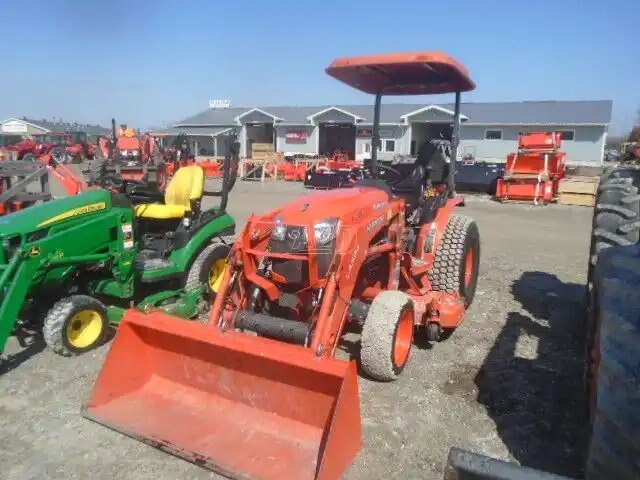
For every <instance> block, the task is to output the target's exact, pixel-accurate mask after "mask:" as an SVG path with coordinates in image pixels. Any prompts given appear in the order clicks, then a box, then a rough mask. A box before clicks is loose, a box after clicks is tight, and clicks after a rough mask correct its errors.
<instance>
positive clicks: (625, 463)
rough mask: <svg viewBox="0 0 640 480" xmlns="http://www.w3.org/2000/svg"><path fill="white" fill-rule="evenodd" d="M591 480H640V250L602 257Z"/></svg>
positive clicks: (598, 282) (608, 252)
mask: <svg viewBox="0 0 640 480" xmlns="http://www.w3.org/2000/svg"><path fill="white" fill-rule="evenodd" d="M599 256H600V258H599V259H598V264H597V266H596V268H595V272H594V285H593V287H594V288H593V291H592V294H593V296H594V297H597V298H596V302H595V303H596V305H597V308H596V309H595V311H594V312H593V315H592V316H593V317H594V320H593V328H594V332H595V334H594V335H593V336H592V338H593V339H594V341H593V344H592V346H593V348H594V349H595V350H596V352H595V353H596V355H595V356H592V357H591V360H592V361H593V359H594V357H595V358H596V359H597V360H598V361H596V363H595V364H592V370H591V372H592V373H593V375H592V377H591V383H590V386H591V389H592V392H593V393H594V394H595V395H594V397H593V398H592V399H590V400H592V402H591V403H592V405H591V406H592V410H591V418H592V421H593V423H592V433H591V442H590V445H589V455H588V460H587V468H586V473H587V475H586V477H587V479H588V480H604V479H610V478H615V479H617V480H631V479H637V478H640V409H638V405H640V348H638V346H639V345H640V317H639V316H638V312H639V311H640V246H630V247H620V248H612V249H608V250H606V251H604V252H600V255H599Z"/></svg>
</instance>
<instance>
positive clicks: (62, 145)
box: [3, 132, 96, 161]
mask: <svg viewBox="0 0 640 480" xmlns="http://www.w3.org/2000/svg"><path fill="white" fill-rule="evenodd" d="M3 149H4V150H8V151H14V152H16V157H17V159H18V160H22V159H23V158H25V157H26V156H29V158H31V159H33V157H38V156H40V155H45V154H47V153H50V152H51V151H52V150H53V149H58V150H64V151H66V152H67V153H68V154H69V155H70V156H71V157H72V158H73V159H74V160H76V161H82V160H85V159H88V158H93V156H94V155H95V152H96V149H95V146H93V145H89V144H88V143H87V134H86V133H85V132H50V133H35V134H33V138H25V139H23V140H21V141H19V142H17V143H14V144H12V145H9V146H7V147H3Z"/></svg>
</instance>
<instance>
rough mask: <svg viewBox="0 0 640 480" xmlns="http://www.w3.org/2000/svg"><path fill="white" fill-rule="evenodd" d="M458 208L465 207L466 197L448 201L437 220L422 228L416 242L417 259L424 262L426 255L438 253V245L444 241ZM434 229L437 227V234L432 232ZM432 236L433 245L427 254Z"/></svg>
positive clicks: (440, 210) (439, 212) (439, 211)
mask: <svg viewBox="0 0 640 480" xmlns="http://www.w3.org/2000/svg"><path fill="white" fill-rule="evenodd" d="M456 207H464V197H461V196H456V197H453V198H450V199H449V200H447V203H445V204H444V206H443V207H442V208H440V209H439V210H438V214H437V215H436V218H435V220H434V221H433V222H431V223H429V224H426V225H422V226H421V227H420V233H419V234H418V239H417V241H416V250H415V256H416V257H418V258H421V259H423V260H424V258H425V255H427V254H432V253H433V252H435V251H436V249H437V248H438V245H440V242H441V241H442V235H443V234H444V231H445V229H446V228H447V224H448V223H449V218H451V215H452V214H453V210H454V209H455V208H456ZM432 227H435V232H432V231H431V228H432ZM430 234H431V236H432V239H431V240H430V243H431V245H430V247H429V248H428V251H427V252H425V244H426V242H427V238H428V237H429V235H430Z"/></svg>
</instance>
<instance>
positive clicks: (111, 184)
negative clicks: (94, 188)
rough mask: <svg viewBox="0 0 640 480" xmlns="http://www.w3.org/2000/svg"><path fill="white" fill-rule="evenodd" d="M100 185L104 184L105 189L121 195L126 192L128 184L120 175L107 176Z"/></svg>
mask: <svg viewBox="0 0 640 480" xmlns="http://www.w3.org/2000/svg"><path fill="white" fill-rule="evenodd" d="M100 183H102V185H103V187H104V188H106V189H107V190H110V191H112V192H114V193H121V192H123V191H124V188H125V183H126V182H125V180H124V179H123V178H122V177H121V176H119V175H114V174H107V175H105V176H104V177H102V181H101V182H100Z"/></svg>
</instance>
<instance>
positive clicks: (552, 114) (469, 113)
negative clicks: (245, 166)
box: [175, 100, 613, 126]
mask: <svg viewBox="0 0 640 480" xmlns="http://www.w3.org/2000/svg"><path fill="white" fill-rule="evenodd" d="M612 104H613V102H612V101H611V100H581V101H537V102H531V101H528V102H486V103H463V104H462V107H461V110H462V114H463V115H465V116H466V117H467V119H468V121H467V123H469V124H474V123H475V124H487V125H491V124H499V125H509V124H538V125H544V124H561V125H562V124H567V125H569V124H571V125H576V124H597V125H604V124H608V123H610V122H611V109H612ZM430 105H431V104H429V103H428V102H426V103H420V104H417V103H414V104H401V103H389V104H383V105H382V110H381V116H380V121H381V122H382V123H402V117H403V116H404V115H406V114H408V113H411V112H415V111H416V110H420V109H422V108H424V107H428V106H430ZM433 106H436V107H440V108H441V109H445V110H453V104H433ZM332 107H334V108H336V109H339V110H343V111H346V112H349V113H351V114H353V115H355V116H358V117H360V118H361V119H362V120H361V122H362V123H370V122H371V121H372V118H373V107H372V106H371V105H320V106H301V107H297V106H296V107H294V106H275V107H249V108H242V107H234V108H227V109H209V110H205V111H203V112H200V113H198V114H196V115H193V116H191V117H188V118H185V119H184V120H181V121H180V122H177V123H176V124H175V126H232V125H237V124H238V121H237V118H238V117H239V116H241V115H242V114H244V113H247V112H249V111H250V110H253V109H255V108H257V109H259V110H261V111H263V112H265V113H268V114H270V115H272V116H274V117H278V118H279V119H281V123H283V124H298V125H305V124H311V123H310V120H309V119H308V117H311V116H313V115H314V114H316V113H318V112H321V111H322V110H327V109H331V108H332Z"/></svg>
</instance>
